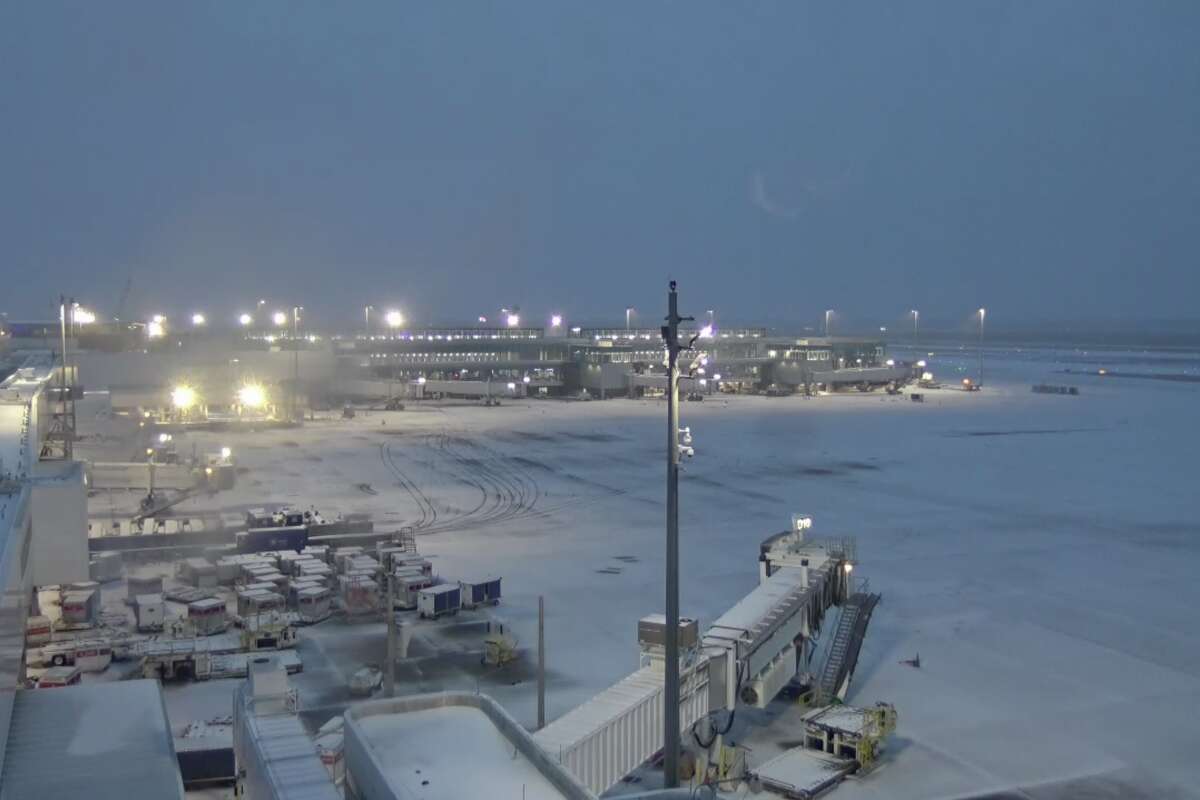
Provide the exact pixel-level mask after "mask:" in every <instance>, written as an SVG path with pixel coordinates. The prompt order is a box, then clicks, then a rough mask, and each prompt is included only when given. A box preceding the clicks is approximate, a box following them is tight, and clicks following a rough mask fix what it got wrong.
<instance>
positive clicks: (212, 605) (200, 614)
mask: <svg viewBox="0 0 1200 800" xmlns="http://www.w3.org/2000/svg"><path fill="white" fill-rule="evenodd" d="M188 619H189V620H190V621H191V623H192V627H193V628H194V630H195V631H196V635H197V636H211V635H213V634H214V633H221V632H222V631H224V630H225V629H226V628H228V627H229V615H228V611H227V610H226V608H225V601H224V600H219V599H217V598H215V597H209V598H206V599H204V600H196V601H195V602H192V603H188Z"/></svg>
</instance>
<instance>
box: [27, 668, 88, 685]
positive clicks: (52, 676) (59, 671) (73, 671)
mask: <svg viewBox="0 0 1200 800" xmlns="http://www.w3.org/2000/svg"><path fill="white" fill-rule="evenodd" d="M82 681H83V671H82V670H80V669H79V668H78V667H51V668H50V669H48V670H46V671H45V672H43V673H42V677H40V678H38V682H37V688H39V689H60V688H62V687H64V686H78V685H79V684H80V683H81V682H82Z"/></svg>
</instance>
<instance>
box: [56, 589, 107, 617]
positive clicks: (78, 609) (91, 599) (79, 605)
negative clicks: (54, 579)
mask: <svg viewBox="0 0 1200 800" xmlns="http://www.w3.org/2000/svg"><path fill="white" fill-rule="evenodd" d="M62 619H63V622H65V623H66V624H68V625H95V624H96V622H97V621H99V619H100V593H99V592H97V591H95V590H90V591H86V592H76V591H72V592H65V593H64V594H63V596H62Z"/></svg>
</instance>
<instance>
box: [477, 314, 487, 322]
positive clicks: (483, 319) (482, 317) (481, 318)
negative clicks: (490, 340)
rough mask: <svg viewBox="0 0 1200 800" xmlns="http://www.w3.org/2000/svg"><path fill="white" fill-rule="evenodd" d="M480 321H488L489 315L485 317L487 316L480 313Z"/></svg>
mask: <svg viewBox="0 0 1200 800" xmlns="http://www.w3.org/2000/svg"><path fill="white" fill-rule="evenodd" d="M479 321H480V322H481V323H483V322H487V317H485V316H483V315H482V314H480V315H479Z"/></svg>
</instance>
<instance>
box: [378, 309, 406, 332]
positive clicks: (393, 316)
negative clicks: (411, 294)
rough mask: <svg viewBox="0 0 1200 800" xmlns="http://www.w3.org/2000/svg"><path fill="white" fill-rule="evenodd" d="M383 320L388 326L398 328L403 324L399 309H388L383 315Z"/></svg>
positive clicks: (402, 316)
mask: <svg viewBox="0 0 1200 800" xmlns="http://www.w3.org/2000/svg"><path fill="white" fill-rule="evenodd" d="M383 321H384V322H386V323H387V324H388V327H389V328H399V327H400V326H401V325H403V324H404V315H403V314H401V313H400V312H399V311H389V312H387V313H386V314H384V315H383Z"/></svg>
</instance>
